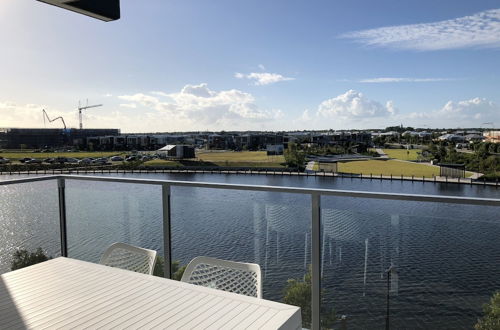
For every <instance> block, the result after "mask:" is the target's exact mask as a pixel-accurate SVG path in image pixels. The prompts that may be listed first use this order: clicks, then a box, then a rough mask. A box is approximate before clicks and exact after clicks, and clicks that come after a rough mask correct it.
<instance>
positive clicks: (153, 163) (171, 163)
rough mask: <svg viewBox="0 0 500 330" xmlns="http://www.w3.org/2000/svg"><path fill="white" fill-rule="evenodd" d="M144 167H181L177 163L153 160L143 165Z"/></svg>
mask: <svg viewBox="0 0 500 330" xmlns="http://www.w3.org/2000/svg"><path fill="white" fill-rule="evenodd" d="M144 165H146V166H182V165H181V164H180V163H179V162H176V161H173V160H165V159H153V160H148V161H147V162H145V163H144Z"/></svg>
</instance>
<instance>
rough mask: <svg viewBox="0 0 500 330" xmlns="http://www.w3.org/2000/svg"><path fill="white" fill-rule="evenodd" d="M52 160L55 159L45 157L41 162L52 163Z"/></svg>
mask: <svg viewBox="0 0 500 330" xmlns="http://www.w3.org/2000/svg"><path fill="white" fill-rule="evenodd" d="M54 161H55V159H54V158H45V159H44V160H43V162H44V163H49V164H52V163H53V162H54Z"/></svg>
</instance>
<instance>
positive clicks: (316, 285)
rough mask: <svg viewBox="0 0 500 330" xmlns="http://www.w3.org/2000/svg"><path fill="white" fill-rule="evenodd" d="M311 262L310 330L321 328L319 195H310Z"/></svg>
mask: <svg viewBox="0 0 500 330" xmlns="http://www.w3.org/2000/svg"><path fill="white" fill-rule="evenodd" d="M311 206H312V225H311V253H312V255H311V261H312V278H311V281H312V286H311V288H312V293H311V294H312V295H311V297H312V298H311V299H312V301H311V304H312V308H311V313H312V315H311V320H312V324H311V329H313V330H319V329H320V328H321V312H320V310H321V195H320V194H317V193H313V194H311Z"/></svg>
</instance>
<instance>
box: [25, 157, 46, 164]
mask: <svg viewBox="0 0 500 330" xmlns="http://www.w3.org/2000/svg"><path fill="white" fill-rule="evenodd" d="M42 162H43V160H42V159H39V158H31V159H27V160H25V161H24V163H25V164H41V163H42Z"/></svg>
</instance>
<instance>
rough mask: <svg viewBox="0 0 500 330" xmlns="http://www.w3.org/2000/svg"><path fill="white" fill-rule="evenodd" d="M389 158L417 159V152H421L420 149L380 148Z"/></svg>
mask: <svg viewBox="0 0 500 330" xmlns="http://www.w3.org/2000/svg"><path fill="white" fill-rule="evenodd" d="M382 151H383V152H385V153H386V154H387V156H389V158H396V159H401V160H417V159H418V158H417V152H422V149H410V150H406V149H382Z"/></svg>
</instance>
